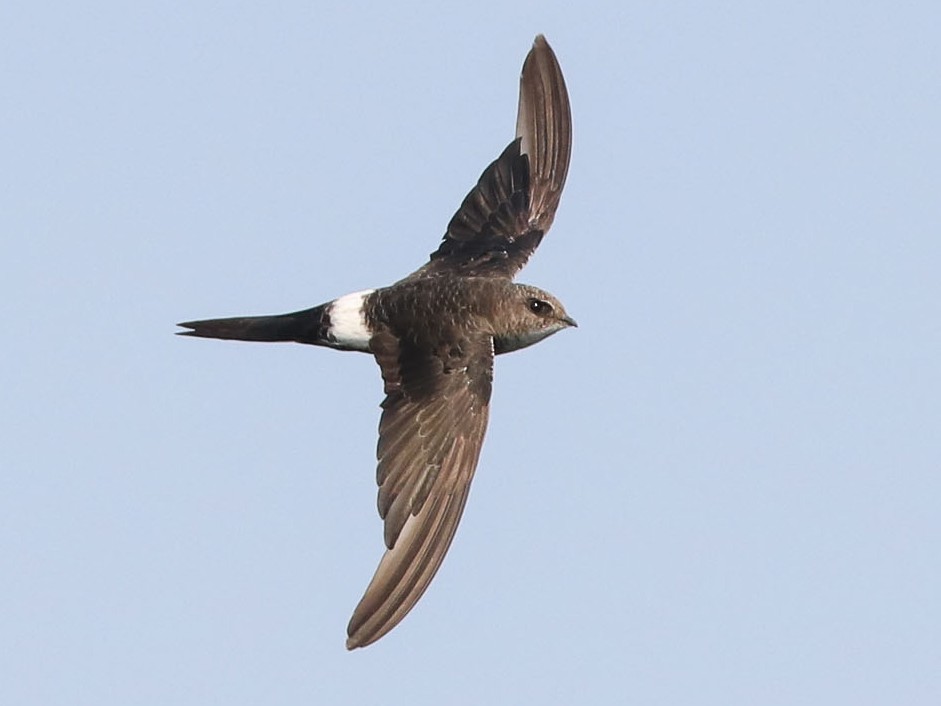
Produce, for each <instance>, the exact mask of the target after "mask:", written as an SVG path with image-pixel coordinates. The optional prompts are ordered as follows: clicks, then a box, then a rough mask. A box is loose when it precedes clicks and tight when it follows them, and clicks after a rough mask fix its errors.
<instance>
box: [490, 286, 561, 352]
mask: <svg viewBox="0 0 941 706" xmlns="http://www.w3.org/2000/svg"><path fill="white" fill-rule="evenodd" d="M504 306H505V307H506V308H505V310H504V311H502V312H501V316H500V321H501V326H500V330H497V331H495V332H494V341H493V343H494V350H495V352H497V353H509V352H510V351H515V350H519V349H520V348H526V347H527V346H531V345H533V344H534V343H538V342H539V341H541V340H542V339H544V338H546V337H548V336H551V335H552V334H554V333H556V332H557V331H561V330H562V329H564V328H569V327H570V326H578V324H577V323H575V319H573V318H572V317H571V316H569V315H568V313H567V312H566V311H565V307H564V306H562V302H560V301H559V300H558V299H556V298H555V297H554V296H552V295H551V294H549V292H545V291H543V290H541V289H539V288H537V287H532V286H530V285H528V284H514V285H513V290H512V296H510V297H508V298H507V299H505V300H504Z"/></svg>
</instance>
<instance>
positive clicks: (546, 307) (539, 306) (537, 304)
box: [529, 298, 552, 316]
mask: <svg viewBox="0 0 941 706" xmlns="http://www.w3.org/2000/svg"><path fill="white" fill-rule="evenodd" d="M529 310H530V311H531V312H533V313H534V314H538V315H539V316H546V315H548V314H550V313H552V304H550V303H549V302H544V301H543V300H542V299H535V298H533V299H530V300H529Z"/></svg>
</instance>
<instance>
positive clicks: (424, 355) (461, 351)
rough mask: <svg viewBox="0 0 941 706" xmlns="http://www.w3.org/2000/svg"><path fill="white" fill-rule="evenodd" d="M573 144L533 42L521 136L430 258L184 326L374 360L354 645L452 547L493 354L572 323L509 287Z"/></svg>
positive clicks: (395, 617) (392, 621)
mask: <svg viewBox="0 0 941 706" xmlns="http://www.w3.org/2000/svg"><path fill="white" fill-rule="evenodd" d="M570 149H571V115H570V110H569V104H568V95H567V92H566V90H565V83H564V81H563V79H562V73H561V70H560V69H559V66H558V62H557V61H556V59H555V55H554V54H553V53H552V50H551V49H550V48H549V45H548V44H547V43H546V41H545V39H544V38H543V37H542V36H541V35H540V36H539V37H537V38H536V41H535V43H534V45H533V49H532V51H530V53H529V56H527V59H526V62H525V64H524V66H523V74H522V77H521V80H520V106H519V114H518V118H517V138H516V139H515V140H514V141H513V142H511V143H510V144H509V146H507V148H506V149H505V150H504V151H503V153H502V154H501V155H500V156H499V157H498V158H497V160H495V161H494V162H493V163H492V164H491V165H490V166H489V167H487V169H486V170H485V171H484V173H483V174H482V175H481V177H480V180H479V181H478V183H477V185H476V186H475V187H474V188H473V189H472V190H471V192H470V193H469V194H468V195H467V197H466V198H465V199H464V202H463V203H462V205H461V208H460V209H459V210H458V212H457V213H456V214H455V216H454V218H452V220H451V223H450V224H449V225H448V230H447V233H446V234H445V236H444V239H443V241H442V243H441V245H440V247H439V248H438V250H437V251H435V252H434V253H433V254H432V255H431V259H430V260H429V262H428V263H426V264H425V265H423V266H422V267H421V268H419V269H418V270H417V271H415V272H414V273H412V274H411V275H409V276H408V277H406V278H404V279H402V280H400V281H398V282H396V283H395V284H393V285H390V286H388V287H383V288H379V289H370V290H364V291H360V292H355V293H353V294H348V295H346V296H343V297H340V298H338V299H334V300H333V301H330V302H327V303H325V304H321V305H320V306H316V307H313V308H311V309H304V310H301V311H297V312H292V313H289V314H280V315H276V316H255V317H236V318H227V319H210V320H204V321H190V322H186V323H183V324H181V326H184V327H186V328H188V329H190V330H189V331H185V332H183V335H189V336H198V337H204V338H223V339H236V340H247V341H295V342H298V343H306V344H312V345H318V346H326V347H330V348H336V349H339V350H348V351H362V352H366V353H370V354H371V355H373V356H374V357H375V359H376V362H377V363H378V364H379V367H380V370H381V373H382V378H383V381H384V383H385V394H386V398H385V400H384V401H383V403H382V409H383V412H382V417H381V420H380V423H379V444H378V448H377V458H378V471H377V481H378V484H379V499H378V507H379V514H380V516H381V517H382V518H383V520H384V523H385V524H384V527H385V531H384V539H385V544H386V548H387V551H386V553H385V555H384V556H383V558H382V561H381V562H380V564H379V568H378V569H377V570H376V573H375V575H374V577H373V579H372V581H371V582H370V584H369V586H368V587H367V589H366V593H365V595H364V596H363V598H362V600H361V601H360V603H359V605H358V606H357V608H356V610H355V612H354V614H353V618H352V619H351V621H350V625H349V627H348V635H349V637H348V640H347V647H348V648H350V649H352V648H354V647H362V646H365V645H368V644H370V643H372V642H374V641H376V640H378V639H379V638H380V637H382V636H383V635H384V634H386V633H387V632H388V631H389V630H391V629H392V628H393V627H395V625H396V624H398V622H399V621H400V620H401V619H402V618H403V617H404V616H405V615H406V614H407V613H408V611H409V610H411V608H412V607H413V606H414V605H415V603H416V602H417V600H418V599H419V598H420V597H421V595H422V593H423V592H424V591H425V589H426V588H427V586H428V584H429V582H430V581H431V579H432V577H433V576H434V574H435V572H436V571H437V570H438V567H439V566H440V564H441V561H442V560H443V558H444V555H445V553H446V552H447V549H448V547H449V546H450V543H451V539H452V538H453V536H454V532H455V530H456V529H457V525H458V521H459V520H460V517H461V513H462V511H463V508H464V503H465V501H466V499H467V493H468V491H469V489H470V483H471V480H472V478H473V474H474V471H475V469H476V466H477V459H478V456H479V454H480V449H481V445H482V443H483V437H484V433H485V431H486V427H487V417H488V409H489V403H490V391H491V384H492V380H493V359H494V356H495V355H496V354H499V353H506V352H510V351H514V350H518V349H520V348H524V347H526V346H529V345H532V344H533V343H536V342H538V341H540V340H542V339H543V338H545V337H547V336H550V335H551V334H553V333H555V332H557V331H560V330H561V329H563V328H566V327H568V326H574V325H575V322H574V321H573V320H572V319H571V318H570V317H569V316H568V314H566V312H565V309H564V308H563V307H562V305H561V303H559V301H558V300H557V299H555V297H553V296H552V295H551V294H549V293H547V292H544V291H542V290H540V289H537V288H536V287H531V286H529V285H524V284H517V283H514V282H513V281H512V279H513V276H514V275H515V274H516V272H517V271H518V270H519V269H520V268H522V267H523V265H525V263H526V260H527V259H528V258H529V256H530V255H531V254H532V252H533V251H534V250H535V248H536V247H537V246H538V244H539V242H540V241H541V240H542V237H543V235H544V234H545V232H546V231H547V230H548V228H549V225H550V224H551V223H552V219H553V217H554V215H555V210H556V206H557V205H558V201H559V196H560V195H561V191H562V186H563V185H564V183H565V176H566V173H567V170H568V162H569V153H570Z"/></svg>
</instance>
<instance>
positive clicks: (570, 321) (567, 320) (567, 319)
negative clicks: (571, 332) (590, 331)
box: [562, 316, 578, 328]
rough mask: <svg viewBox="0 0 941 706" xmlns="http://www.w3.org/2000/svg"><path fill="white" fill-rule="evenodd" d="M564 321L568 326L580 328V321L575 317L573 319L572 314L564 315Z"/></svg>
mask: <svg viewBox="0 0 941 706" xmlns="http://www.w3.org/2000/svg"><path fill="white" fill-rule="evenodd" d="M562 322H563V323H564V324H565V325H566V326H571V327H572V328H578V323H576V321H575V319H573V318H572V317H571V316H565V317H563V318H562Z"/></svg>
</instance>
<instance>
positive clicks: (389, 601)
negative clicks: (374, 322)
mask: <svg viewBox="0 0 941 706" xmlns="http://www.w3.org/2000/svg"><path fill="white" fill-rule="evenodd" d="M371 345H372V347H373V351H374V353H375V356H376V360H377V362H378V363H379V365H380V367H381V369H382V375H383V379H384V380H385V382H386V395H387V396H386V399H385V401H384V402H383V404H382V407H383V413H382V418H381V421H380V423H379V445H378V450H377V457H378V461H379V463H378V471H377V480H378V482H379V503H378V504H379V514H380V516H381V517H382V518H383V519H384V521H385V533H384V534H385V543H386V547H387V548H388V549H387V551H386V552H385V554H384V555H383V557H382V560H381V561H380V563H379V567H378V568H377V569H376V573H375V574H374V576H373V578H372V580H371V581H370V583H369V586H368V587H367V588H366V591H365V593H364V595H363V597H362V599H361V600H360V602H359V604H358V605H357V606H356V609H355V610H354V612H353V616H352V618H351V619H350V623H349V626H348V627H347V634H348V639H347V641H346V647H347V649H354V648H357V647H365V646H366V645H369V644H371V643H373V642H375V641H376V640H378V639H379V638H381V637H382V636H383V635H385V634H386V633H388V632H389V631H390V630H391V629H392V628H394V627H395V626H396V625H397V624H398V623H399V622H400V621H401V620H402V619H403V618H404V617H405V616H406V615H407V614H408V612H409V611H410V610H411V609H412V608H413V607H414V606H415V604H416V603H417V602H418V600H419V598H421V596H422V594H424V592H425V590H426V589H427V588H428V585H429V584H430V583H431V580H432V579H433V578H434V576H435V574H436V573H437V571H438V569H439V567H440V566H441V562H442V561H443V560H444V557H445V555H446V554H447V551H448V548H449V547H450V545H451V540H452V539H453V538H454V533H455V531H456V530H457V526H458V523H459V522H460V519H461V514H462V513H463V510H464V505H465V503H466V501H467V495H468V492H469V491H470V485H471V481H472V480H473V477H474V471H475V470H476V468H477V461H478V458H479V456H480V449H481V447H482V445H483V439H484V434H485V432H486V429H487V418H488V413H489V400H490V387H491V380H492V369H493V348H492V342H491V340H490V338H489V337H480V338H478V339H476V340H474V341H464V342H462V345H461V346H460V347H461V348H462V350H463V351H464V354H463V356H462V358H461V360H457V361H452V360H446V361H442V359H441V358H438V357H437V356H436V355H435V354H434V353H425V354H421V353H420V352H418V351H411V350H406V351H403V350H402V347H401V346H400V343H399V341H398V340H397V339H396V338H395V337H394V336H392V335H391V334H389V333H388V332H380V333H378V334H377V335H376V336H375V337H374V339H373V342H372V343H371ZM448 348H453V347H450V346H449V347H448ZM452 363H453V365H452Z"/></svg>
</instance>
